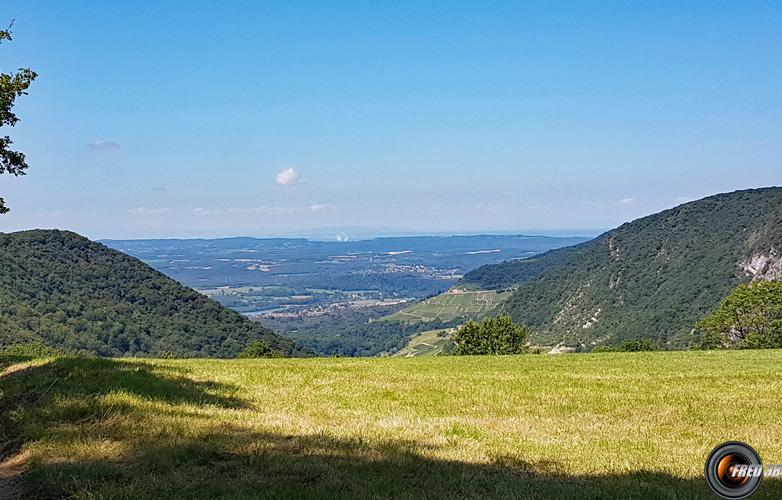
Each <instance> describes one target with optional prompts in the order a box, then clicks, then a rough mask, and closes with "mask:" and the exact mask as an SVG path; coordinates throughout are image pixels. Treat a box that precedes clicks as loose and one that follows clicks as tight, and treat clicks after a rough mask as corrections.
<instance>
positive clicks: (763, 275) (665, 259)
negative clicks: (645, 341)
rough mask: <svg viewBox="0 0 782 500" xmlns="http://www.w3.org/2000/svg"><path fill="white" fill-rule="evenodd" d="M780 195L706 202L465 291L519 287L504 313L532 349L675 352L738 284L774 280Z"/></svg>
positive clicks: (781, 236) (495, 270)
mask: <svg viewBox="0 0 782 500" xmlns="http://www.w3.org/2000/svg"><path fill="white" fill-rule="evenodd" d="M780 252H782V188H765V189H753V190H746V191H737V192H733V193H728V194H720V195H716V196H711V197H708V198H705V199H702V200H699V201H695V202H691V203H686V204H684V205H680V206H678V207H676V208H673V209H670V210H666V211H664V212H661V213H658V214H655V215H651V216H649V217H644V218H642V219H638V220H636V221H633V222H631V223H628V224H624V225H622V226H621V227H619V228H617V229H614V230H612V231H609V232H607V233H605V234H603V235H601V236H599V237H598V238H596V239H594V240H592V241H590V242H587V243H584V244H581V245H578V246H576V247H571V248H567V249H561V250H554V251H551V252H548V253H546V254H543V255H540V256H537V257H536V258H535V259H534V260H530V261H516V262H513V263H506V264H503V265H501V266H485V267H483V268H480V269H478V270H476V271H475V272H472V273H469V274H468V275H466V276H465V282H467V283H474V284H480V285H482V286H487V287H494V288H504V287H507V286H508V279H507V276H516V277H520V278H519V280H518V282H519V283H520V285H519V287H518V289H517V290H515V292H514V293H513V295H512V297H511V298H510V299H509V300H508V301H507V302H506V303H505V304H504V306H503V307H504V309H505V310H506V311H507V312H509V313H510V314H511V315H512V316H513V318H514V319H515V320H516V321H520V322H522V323H524V324H526V325H528V326H529V327H531V328H532V330H533V332H534V333H535V337H536V338H535V340H536V341H543V342H557V341H560V340H566V341H568V342H569V343H573V344H575V343H581V344H584V345H585V346H586V347H587V348H588V347H591V346H592V345H595V344H601V343H608V344H614V343H618V342H620V341H622V340H623V339H631V338H635V337H650V338H652V339H654V340H655V341H656V342H657V343H658V344H659V345H665V344H669V345H672V346H674V347H682V346H684V345H686V344H687V343H688V342H689V340H690V331H691V329H692V326H693V324H694V323H695V322H696V321H698V320H699V319H700V318H701V317H703V316H704V315H705V314H707V313H708V312H710V311H711V310H713V309H714V307H715V306H716V305H717V304H718V303H719V302H720V300H721V299H723V298H724V297H725V296H727V295H728V294H729V293H730V292H731V291H732V290H733V289H734V288H735V287H736V286H737V285H738V284H740V283H742V282H746V281H749V280H750V279H752V278H753V277H755V278H758V279H780V278H782V257H780Z"/></svg>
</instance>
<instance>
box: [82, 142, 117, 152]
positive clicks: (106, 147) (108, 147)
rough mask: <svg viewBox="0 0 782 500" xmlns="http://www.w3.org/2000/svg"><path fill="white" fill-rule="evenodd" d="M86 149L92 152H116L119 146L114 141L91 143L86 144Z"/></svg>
mask: <svg viewBox="0 0 782 500" xmlns="http://www.w3.org/2000/svg"><path fill="white" fill-rule="evenodd" d="M87 148H88V149H92V150H93V151H117V150H118V149H119V148H120V145H119V143H116V142H114V141H93V142H91V143H89V144H87Z"/></svg>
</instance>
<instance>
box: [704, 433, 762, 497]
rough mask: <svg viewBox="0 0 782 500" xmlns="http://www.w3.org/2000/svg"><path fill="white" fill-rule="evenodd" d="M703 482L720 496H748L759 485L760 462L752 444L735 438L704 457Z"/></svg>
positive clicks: (760, 476) (760, 475)
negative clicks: (704, 479)
mask: <svg viewBox="0 0 782 500" xmlns="http://www.w3.org/2000/svg"><path fill="white" fill-rule="evenodd" d="M705 473H706V482H707V483H708V484H709V487H710V488H711V490H712V491H713V492H714V493H716V494H717V496H720V497H722V498H730V499H739V498H747V497H748V496H750V495H751V494H753V493H754V492H755V490H756V489H758V486H760V481H761V479H762V478H763V463H762V462H761V461H760V456H759V455H758V453H757V452H756V451H755V450H754V449H752V447H751V446H749V445H748V444H745V443H741V442H738V441H729V442H727V443H722V444H721V445H719V446H717V447H716V448H714V450H712V452H711V453H710V454H709V458H707V459H706V470H705Z"/></svg>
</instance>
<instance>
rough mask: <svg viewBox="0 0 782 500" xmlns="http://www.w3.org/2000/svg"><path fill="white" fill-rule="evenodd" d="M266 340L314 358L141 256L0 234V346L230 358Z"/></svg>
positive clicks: (50, 237) (48, 234)
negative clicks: (36, 345)
mask: <svg viewBox="0 0 782 500" xmlns="http://www.w3.org/2000/svg"><path fill="white" fill-rule="evenodd" d="M256 340H260V341H263V342H265V343H266V344H268V345H269V346H270V347H272V348H273V349H275V350H277V351H279V352H280V353H282V354H285V355H305V354H307V352H305V351H304V350H302V349H300V348H299V347H297V346H296V345H295V344H294V343H293V342H291V341H289V340H286V339H283V338H281V337H278V336H277V335H275V334H274V333H272V332H271V331H270V330H268V329H266V328H264V327H262V326H261V325H259V324H258V323H253V322H251V321H249V320H247V319H246V318H244V317H243V316H241V315H240V314H238V313H236V312H234V311H232V310H230V309H228V308H226V307H223V306H221V305H220V304H218V303H217V302H214V301H212V300H210V299H208V298H206V297H205V296H203V295H201V294H199V293H198V292H196V291H194V290H192V289H189V288H186V287H184V286H182V285H180V284H179V283H177V282H176V281H174V280H173V279H171V278H168V277H166V276H165V275H163V274H161V273H160V272H158V271H155V270H154V269H152V268H151V267H149V266H148V265H146V264H144V263H143V262H141V261H140V260H138V259H135V258H133V257H130V256H128V255H125V254H123V253H121V252H118V251H116V250H112V249H110V248H108V247H106V246H104V245H102V244H100V243H95V242H93V241H90V240H88V239H87V238H84V237H82V236H79V235H77V234H75V233H71V232H66V231H48V230H47V231H43V230H37V231H23V232H18V233H11V234H3V233H0V347H2V346H3V345H9V344H14V343H21V342H32V341H36V342H41V343H44V344H47V345H50V346H55V347H60V348H65V349H68V350H70V351H76V352H89V353H95V354H98V355H102V356H124V355H141V356H143V355H151V356H161V355H164V354H166V353H170V354H172V355H174V356H199V357H233V356H235V355H236V354H237V353H239V352H240V351H241V350H242V349H243V348H245V347H246V346H248V345H249V344H250V343H251V342H253V341H256Z"/></svg>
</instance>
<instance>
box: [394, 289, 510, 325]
mask: <svg viewBox="0 0 782 500" xmlns="http://www.w3.org/2000/svg"><path fill="white" fill-rule="evenodd" d="M510 295H511V292H500V293H497V292H496V291H494V290H477V291H450V292H446V293H442V294H440V295H437V296H436V297H432V298H430V299H426V300H424V301H421V302H418V303H417V304H413V305H412V306H410V307H407V308H405V309H402V310H401V311H399V312H396V313H394V314H392V315H390V316H388V317H387V318H386V319H389V320H397V321H434V320H441V321H451V320H454V319H459V318H464V319H480V318H483V317H484V316H488V315H489V314H491V313H493V312H495V311H496V310H497V309H498V307H499V305H500V304H501V303H502V301H504V300H505V299H507V298H508V297H510Z"/></svg>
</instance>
